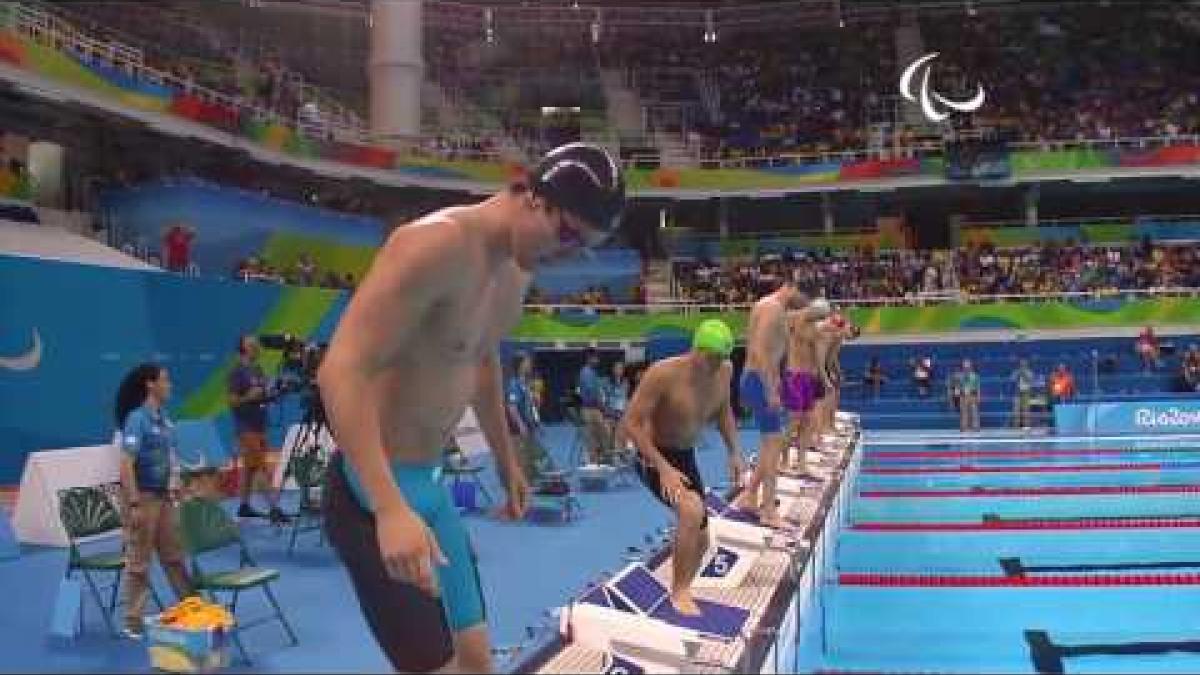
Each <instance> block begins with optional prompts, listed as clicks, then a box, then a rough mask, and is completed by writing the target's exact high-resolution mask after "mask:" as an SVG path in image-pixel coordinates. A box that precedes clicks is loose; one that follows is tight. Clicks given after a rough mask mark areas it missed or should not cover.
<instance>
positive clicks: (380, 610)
mask: <svg viewBox="0 0 1200 675" xmlns="http://www.w3.org/2000/svg"><path fill="white" fill-rule="evenodd" d="M348 468H349V467H348V466H345V459H344V458H343V457H342V455H341V453H337V454H336V455H335V456H334V460H333V466H332V467H331V470H330V471H329V485H328V487H327V489H326V490H325V523H326V530H327V531H328V533H329V541H330V543H331V544H333V548H334V549H335V550H336V551H337V553H338V556H339V557H340V558H341V560H342V564H344V565H345V566H346V570H347V571H348V572H349V573H350V580H351V582H352V584H353V586H354V592H355V594H356V595H357V596H358V603H359V606H360V607H361V608H362V612H363V617H364V618H365V619H366V621H367V624H368V625H369V626H370V627H371V632H372V633H373V634H374V636H375V640H376V642H378V643H379V647H380V649H382V650H383V652H384V654H385V655H386V656H387V658H388V660H389V661H391V663H392V667H393V668H395V669H396V670H397V671H399V672H410V673H413V672H429V671H433V670H437V669H439V668H442V667H443V666H445V665H446V664H447V663H449V662H450V659H451V658H452V657H453V656H454V632H455V631H458V630H463V629H465V628H470V627H472V626H474V625H478V624H480V623H482V622H483V620H484V608H483V592H482V589H481V586H480V584H479V576H478V571H477V568H476V564H475V556H474V553H473V552H472V551H471V550H470V544H469V541H468V540H467V538H466V532H465V530H463V529H462V524H461V522H459V520H458V512H457V511H456V510H455V509H454V507H453V504H452V503H450V502H449V498H448V496H447V497H445V502H446V503H445V504H442V501H443V497H442V496H441V493H444V489H438V490H434V489H432V486H430V487H429V488H425V487H423V485H422V481H419V480H411V481H404V480H398V481H397V482H398V484H399V485H400V487H401V492H402V493H404V495H405V498H406V499H407V500H408V502H409V505H410V506H411V507H412V508H413V510H414V511H416V512H417V513H418V514H420V515H421V517H422V518H423V519H424V520H425V522H426V524H428V525H429V527H430V529H431V530H432V531H433V533H434V535H435V536H437V538H438V544H439V546H440V547H441V548H442V551H443V553H445V554H446V556H447V558H448V559H449V560H450V565H449V566H448V567H440V568H435V571H436V575H437V577H438V586H439V588H440V589H441V597H440V598H439V597H434V596H431V595H429V594H428V593H425V592H424V591H422V590H421V589H419V588H417V587H416V586H413V585H412V584H407V583H403V582H399V581H395V580H394V579H392V578H391V577H390V576H388V573H387V570H386V569H384V566H383V560H382V559H381V557H380V555H379V541H378V539H377V538H376V533H375V515H374V514H373V513H372V512H371V511H369V510H367V509H366V508H364V507H363V505H362V504H361V502H360V501H359V498H358V497H357V496H356V495H355V491H354V489H353V488H352V487H351V485H350V482H349V480H348V479H347V477H346V473H345V472H346V470H347V469H348ZM406 482H407V483H408V484H407V485H406ZM459 535H461V536H459ZM443 599H444V600H445V603H443Z"/></svg>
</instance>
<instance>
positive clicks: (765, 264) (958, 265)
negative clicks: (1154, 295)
mask: <svg viewBox="0 0 1200 675" xmlns="http://www.w3.org/2000/svg"><path fill="white" fill-rule="evenodd" d="M674 275H675V280H676V294H677V296H678V297H679V299H681V300H685V301H689V302H697V303H704V304H709V303H711V304H725V303H746V302H752V301H754V300H756V299H757V298H758V297H760V296H761V295H762V294H763V293H764V292H765V291H766V290H767V289H769V288H771V287H773V286H774V285H775V284H776V283H778V281H779V279H781V278H783V277H785V276H790V277H792V278H795V279H797V280H800V281H802V282H809V283H815V284H816V285H818V286H820V287H823V288H824V289H825V292H826V294H827V296H828V297H829V298H830V299H834V300H880V301H891V302H894V303H900V302H906V301H912V300H914V299H920V298H922V297H937V296H947V295H957V296H962V297H967V298H970V297H972V296H982V295H1030V294H1050V293H1064V292H1101V293H1115V292H1118V291H1126V290H1156V289H1165V288H1200V253H1197V251H1196V247H1195V246H1194V245H1192V244H1185V243H1181V244H1169V243H1157V244H1156V243H1153V242H1151V241H1148V240H1146V241H1143V242H1141V243H1140V244H1138V245H1134V246H1084V245H1078V244H1075V243H1073V242H1067V243H1065V244H1062V245H1058V244H1053V243H1051V244H1046V245H1042V246H1033V247H1022V248H1006V249H998V248H996V247H994V246H991V245H985V246H975V247H968V248H965V249H957V250H955V251H884V252H875V251H873V250H871V249H855V250H848V251H837V252H835V251H828V250H827V251H824V252H807V251H800V252H797V251H785V252H784V253H782V254H768V255H763V256H761V257H759V258H757V259H755V260H747V261H738V262H727V263H726V264H720V263H717V262H714V261H712V260H707V259H701V260H698V261H676V262H675V267H674Z"/></svg>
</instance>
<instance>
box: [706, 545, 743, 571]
mask: <svg viewBox="0 0 1200 675" xmlns="http://www.w3.org/2000/svg"><path fill="white" fill-rule="evenodd" d="M739 559H740V556H738V554H737V553H734V552H733V551H731V550H729V549H727V548H725V547H724V546H718V547H717V552H716V553H715V554H713V557H712V559H711V560H709V561H708V564H707V565H705V566H704V571H702V572H701V573H700V576H702V577H704V578H705V579H724V578H725V577H727V576H729V573H730V572H732V571H733V568H734V567H736V566H737V564H738V560H739Z"/></svg>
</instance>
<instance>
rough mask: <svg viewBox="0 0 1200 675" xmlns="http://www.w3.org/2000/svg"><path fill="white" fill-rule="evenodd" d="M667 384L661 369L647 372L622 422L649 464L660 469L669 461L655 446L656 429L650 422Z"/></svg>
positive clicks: (634, 393)
mask: <svg viewBox="0 0 1200 675" xmlns="http://www.w3.org/2000/svg"><path fill="white" fill-rule="evenodd" d="M666 384H667V382H666V378H665V377H664V376H663V371H662V370H661V369H655V368H651V369H649V370H647V371H646V373H645V374H644V375H643V376H642V381H641V382H640V383H638V387H637V390H635V391H634V392H633V399H632V400H631V401H629V405H628V406H627V407H626V408H625V418H624V419H623V420H621V425H622V427H623V429H624V431H625V433H626V434H627V435H628V436H629V438H630V439H632V440H633V444H634V445H636V446H637V449H638V452H640V453H641V454H642V457H644V458H645V459H646V462H647V464H649V465H650V466H655V467H660V468H662V467H665V466H666V465H667V460H666V459H665V458H663V456H662V453H661V452H659V451H658V448H657V447H656V446H655V445H654V428H653V424H652V423H651V421H650V420H651V415H652V413H653V412H654V409H655V407H657V406H658V402H659V400H660V399H661V398H662V395H663V393H664V391H665V388H666Z"/></svg>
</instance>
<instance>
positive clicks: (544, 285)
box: [533, 249, 642, 301]
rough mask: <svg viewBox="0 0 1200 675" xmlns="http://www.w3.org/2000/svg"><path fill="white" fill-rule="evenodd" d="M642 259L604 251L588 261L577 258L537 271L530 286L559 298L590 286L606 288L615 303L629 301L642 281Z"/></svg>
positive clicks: (632, 254)
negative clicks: (616, 301)
mask: <svg viewBox="0 0 1200 675" xmlns="http://www.w3.org/2000/svg"><path fill="white" fill-rule="evenodd" d="M641 274H642V260H641V257H640V256H639V255H638V253H637V251H634V250H631V249H603V250H599V251H595V252H594V253H593V255H592V257H591V258H582V257H581V258H576V259H572V260H569V261H563V262H560V263H557V264H555V265H548V266H546V267H543V268H541V269H539V270H538V271H537V274H536V275H535V276H534V280H533V284H534V286H536V287H537V288H538V289H540V290H541V291H542V293H543V295H545V296H548V297H549V298H550V299H552V300H554V299H558V298H560V297H562V296H563V295H566V294H569V293H572V294H573V293H580V292H583V291H586V290H587V289H588V288H589V287H592V286H606V287H608V290H609V293H610V295H612V297H613V299H614V300H623V301H628V300H632V299H633V297H634V287H635V286H637V284H638V282H639V281H640V280H641Z"/></svg>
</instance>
